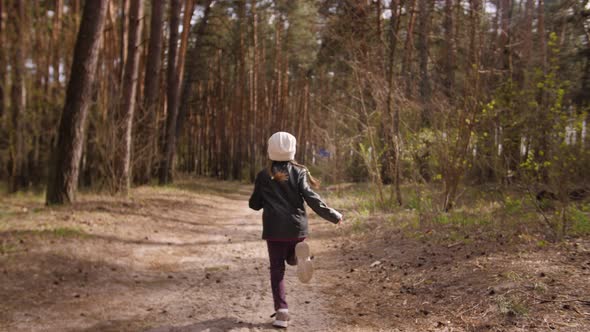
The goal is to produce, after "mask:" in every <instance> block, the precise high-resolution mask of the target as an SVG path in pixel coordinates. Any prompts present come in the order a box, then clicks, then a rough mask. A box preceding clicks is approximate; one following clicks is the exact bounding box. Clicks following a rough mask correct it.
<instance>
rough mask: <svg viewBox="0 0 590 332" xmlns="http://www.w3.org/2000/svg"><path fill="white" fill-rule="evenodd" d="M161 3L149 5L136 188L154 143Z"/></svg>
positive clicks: (146, 174)
mask: <svg viewBox="0 0 590 332" xmlns="http://www.w3.org/2000/svg"><path fill="white" fill-rule="evenodd" d="M164 5H165V1H164V0H154V1H152V16H151V18H150V40H149V44H148V54H147V62H146V66H145V77H144V79H145V80H144V91H143V95H144V99H143V106H142V108H140V114H141V115H142V116H141V117H140V122H139V125H138V126H137V128H138V130H139V133H138V135H137V137H138V139H137V141H136V142H134V143H135V144H136V148H135V151H137V153H136V156H137V155H138V154H139V156H137V157H138V160H137V164H138V167H137V172H136V174H135V175H134V178H135V180H136V182H137V184H146V183H148V182H149V180H150V178H151V174H152V167H153V161H154V155H153V152H154V148H153V146H155V145H157V141H156V113H157V111H158V105H159V98H158V97H159V96H160V70H161V68H162V57H161V53H162V27H163V25H164Z"/></svg>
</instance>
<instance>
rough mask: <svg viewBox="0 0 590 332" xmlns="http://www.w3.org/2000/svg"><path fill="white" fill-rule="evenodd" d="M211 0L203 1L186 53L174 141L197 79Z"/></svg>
mask: <svg viewBox="0 0 590 332" xmlns="http://www.w3.org/2000/svg"><path fill="white" fill-rule="evenodd" d="M212 2H213V1H212V0H207V2H206V3H205V11H204V12H203V18H202V19H201V22H200V23H199V25H198V26H197V29H196V32H195V33H194V34H195V38H196V41H195V43H194V44H193V46H192V47H191V48H190V50H189V51H188V54H187V55H188V59H189V62H187V64H186V73H185V74H184V75H183V76H182V77H183V79H182V90H181V98H180V105H179V109H178V118H177V121H176V130H175V132H174V135H175V142H176V141H178V139H179V138H180V135H181V134H182V130H183V127H184V121H185V117H186V115H187V113H188V110H189V108H190V103H191V91H192V88H193V84H194V83H195V82H196V81H197V75H198V73H197V72H198V70H199V66H198V62H199V61H198V60H199V59H200V54H201V50H202V45H203V42H202V38H203V36H204V35H205V29H206V28H207V21H208V20H209V13H210V12H211V3H212Z"/></svg>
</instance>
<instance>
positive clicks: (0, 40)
mask: <svg viewBox="0 0 590 332" xmlns="http://www.w3.org/2000/svg"><path fill="white" fill-rule="evenodd" d="M4 30H5V29H4V1H2V0H0V45H6V44H5V42H4V39H5V37H4V34H5V31H4ZM5 84H6V53H5V47H0V119H2V117H3V116H4V112H5V107H6V101H5V96H4V94H5V91H4V87H5ZM1 136H4V135H0V138H2V137H1Z"/></svg>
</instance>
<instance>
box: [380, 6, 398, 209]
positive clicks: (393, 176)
mask: <svg viewBox="0 0 590 332" xmlns="http://www.w3.org/2000/svg"><path fill="white" fill-rule="evenodd" d="M398 2H399V0H392V1H391V17H390V19H389V56H388V66H387V87H388V93H387V110H386V111H387V112H386V120H385V121H384V124H383V126H384V130H383V132H384V137H385V142H384V143H385V144H384V145H385V146H386V147H387V149H386V151H385V153H384V157H385V158H384V159H385V160H384V165H383V166H384V167H382V168H383V169H384V170H385V171H386V174H384V175H385V176H383V179H389V180H390V181H391V182H392V183H393V184H392V187H391V188H392V195H391V198H392V199H393V194H394V193H395V197H396V200H397V203H398V204H399V205H400V206H401V205H402V195H401V190H400V187H399V175H400V170H399V168H400V167H399V166H400V165H399V147H400V146H399V143H400V142H399V140H400V135H399V123H398V122H399V109H398V107H395V105H394V98H395V96H394V88H395V51H396V47H397V27H398V26H399V25H398V20H399V16H398V5H399V3H398Z"/></svg>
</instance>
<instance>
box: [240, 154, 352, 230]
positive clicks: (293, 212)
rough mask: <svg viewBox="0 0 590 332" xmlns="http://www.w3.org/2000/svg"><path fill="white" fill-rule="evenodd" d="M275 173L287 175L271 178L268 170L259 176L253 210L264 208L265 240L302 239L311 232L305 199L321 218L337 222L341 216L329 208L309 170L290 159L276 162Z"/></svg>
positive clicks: (261, 172) (255, 188)
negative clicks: (312, 185) (312, 183)
mask: <svg viewBox="0 0 590 332" xmlns="http://www.w3.org/2000/svg"><path fill="white" fill-rule="evenodd" d="M272 169H273V172H275V173H276V172H283V173H286V174H287V176H288V177H287V179H286V180H285V181H277V180H274V179H272V178H271V175H270V174H269V171H268V169H264V170H262V171H260V172H259V173H258V175H257V176H256V182H255V184H254V192H253V193H252V196H251V197H250V201H249V206H250V208H251V209H254V210H257V211H258V210H260V209H264V210H263V213H262V224H263V230H262V238H263V239H266V240H274V239H277V240H281V239H300V238H304V237H306V236H307V235H308V226H307V213H306V211H305V206H304V205H303V202H304V201H305V202H306V203H307V205H309V207H311V209H312V210H313V211H314V212H315V213H317V214H318V215H319V216H320V217H322V218H324V219H326V220H328V221H330V222H332V223H334V224H336V223H338V222H339V221H340V219H342V215H341V214H340V213H339V212H338V211H336V210H334V209H332V208H330V207H328V206H327V205H326V203H324V201H323V200H322V198H321V197H320V195H318V194H317V193H316V192H314V191H313V190H312V189H311V188H310V186H309V183H308V179H307V175H308V170H307V169H305V168H302V167H298V166H295V165H293V164H292V163H291V162H288V161H273V163H272Z"/></svg>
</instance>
